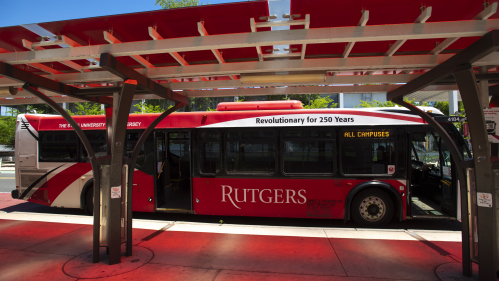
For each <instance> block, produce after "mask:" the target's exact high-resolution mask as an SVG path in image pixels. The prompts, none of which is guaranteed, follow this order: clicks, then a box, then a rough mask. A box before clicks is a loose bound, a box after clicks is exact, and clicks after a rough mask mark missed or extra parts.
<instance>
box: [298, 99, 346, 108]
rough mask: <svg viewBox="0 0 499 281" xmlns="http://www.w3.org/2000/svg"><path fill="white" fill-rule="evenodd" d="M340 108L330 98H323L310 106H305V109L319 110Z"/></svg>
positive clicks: (314, 101)
mask: <svg viewBox="0 0 499 281" xmlns="http://www.w3.org/2000/svg"><path fill="white" fill-rule="evenodd" d="M336 106H338V103H335V102H334V100H333V99H332V98H330V97H323V98H318V99H314V100H313V101H311V103H310V105H303V108H305V109H318V108H332V107H336Z"/></svg>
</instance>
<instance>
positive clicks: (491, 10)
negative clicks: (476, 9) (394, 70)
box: [430, 2, 497, 55]
mask: <svg viewBox="0 0 499 281" xmlns="http://www.w3.org/2000/svg"><path fill="white" fill-rule="evenodd" d="M496 12H497V2H494V3H492V4H490V5H489V6H488V7H487V8H485V9H484V10H483V11H481V12H480V13H479V14H478V15H476V16H475V17H474V18H473V19H474V20H486V19H488V18H490V17H491V16H492V15H493V14H495V13H496ZM459 38H460V37H451V38H447V39H445V40H444V41H442V42H440V43H439V44H437V46H436V47H435V48H434V49H433V50H431V51H430V54H432V55H438V54H440V53H441V52H442V51H443V50H445V49H447V47H449V46H450V45H452V43H454V42H456V41H457V39H459Z"/></svg>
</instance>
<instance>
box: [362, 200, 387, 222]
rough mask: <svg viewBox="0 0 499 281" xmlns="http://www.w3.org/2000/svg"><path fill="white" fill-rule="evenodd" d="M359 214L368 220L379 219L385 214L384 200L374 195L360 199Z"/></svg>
mask: <svg viewBox="0 0 499 281" xmlns="http://www.w3.org/2000/svg"><path fill="white" fill-rule="evenodd" d="M359 211H360V215H361V216H362V218H363V219H364V220H366V221H368V222H376V221H379V220H381V219H382V218H383V217H384V216H385V214H386V206H385V202H383V200H381V199H380V198H379V197H376V196H369V197H367V198H365V199H364V200H362V202H361V203H360V207H359Z"/></svg>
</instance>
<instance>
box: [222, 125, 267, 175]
mask: <svg viewBox="0 0 499 281" xmlns="http://www.w3.org/2000/svg"><path fill="white" fill-rule="evenodd" d="M225 145H226V149H225V168H226V169H227V173H228V174H248V173H252V174H256V173H258V174H273V173H274V172H275V170H276V161H275V147H276V138H275V132H274V130H258V131H257V130H251V131H246V130H244V131H242V130H228V131H227V133H226V140H225Z"/></svg>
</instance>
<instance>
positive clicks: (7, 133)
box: [0, 107, 19, 148]
mask: <svg viewBox="0 0 499 281" xmlns="http://www.w3.org/2000/svg"><path fill="white" fill-rule="evenodd" d="M7 114H9V115H11V116H1V117H0V144H2V145H5V146H7V147H10V148H13V147H14V143H15V137H16V119H17V115H18V114H19V110H18V109H16V108H12V107H10V108H8V109H7Z"/></svg>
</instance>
